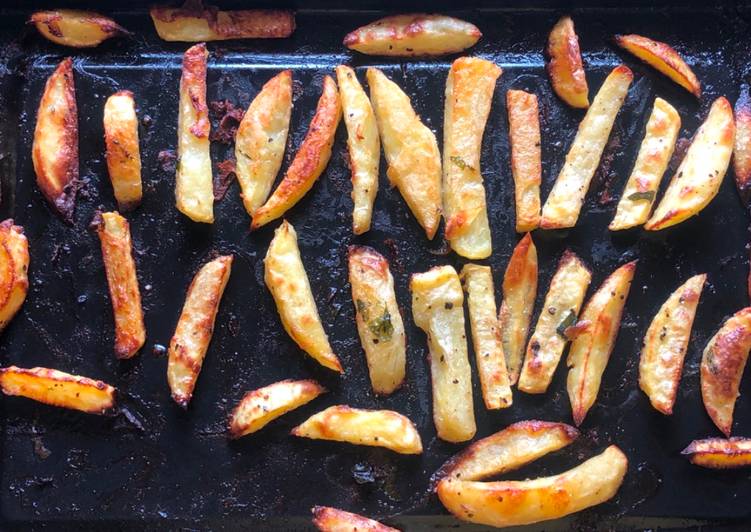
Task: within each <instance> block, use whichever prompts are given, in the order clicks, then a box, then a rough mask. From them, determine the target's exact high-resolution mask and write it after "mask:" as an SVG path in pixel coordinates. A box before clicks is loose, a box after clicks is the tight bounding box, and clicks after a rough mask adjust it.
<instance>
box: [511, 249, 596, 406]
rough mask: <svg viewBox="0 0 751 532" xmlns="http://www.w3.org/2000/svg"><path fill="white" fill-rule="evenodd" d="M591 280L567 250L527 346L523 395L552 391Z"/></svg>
mask: <svg viewBox="0 0 751 532" xmlns="http://www.w3.org/2000/svg"><path fill="white" fill-rule="evenodd" d="M591 279H592V274H591V273H590V271H589V269H588V268H587V267H586V266H585V265H584V263H583V262H582V261H581V260H580V259H579V257H577V256H576V255H575V254H574V253H572V252H571V251H568V250H566V251H565V252H564V253H563V256H562V257H561V260H560V261H559V262H558V269H557V270H556V272H555V274H554V275H553V278H552V279H551V281H550V287H549V288H548V293H547V294H546V295H545V303H544V304H543V306H542V309H541V310H540V316H539V317H538V318H537V325H535V330H534V332H533V333H532V336H531V337H530V339H529V343H528V344H527V351H526V356H525V358H524V367H523V368H522V371H521V376H520V377H519V389H520V390H521V391H523V392H526V393H545V392H546V391H547V390H548V386H550V381H551V380H552V379H553V374H554V373H555V369H556V368H557V367H558V362H559V361H560V360H561V355H562V354H563V349H564V348H565V347H566V344H567V343H568V341H569V337H568V335H567V329H568V328H569V327H572V326H574V325H576V322H577V319H576V318H577V316H578V315H579V309H581V305H582V302H583V301H584V295H585V294H586V293H587V288H588V287H589V282H590V281H591ZM532 300H533V301H534V297H533V298H532Z"/></svg>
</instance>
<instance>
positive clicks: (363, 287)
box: [349, 246, 407, 395]
mask: <svg viewBox="0 0 751 532" xmlns="http://www.w3.org/2000/svg"><path fill="white" fill-rule="evenodd" d="M349 282H350V284H351V285H352V301H354V303H355V319H356V321H357V332H358V333H359V335H360V343H361V344H362V347H363V349H364V350H365V358H366V359H367V361H368V371H369V373H370V383H371V384H372V386H373V391H374V392H375V393H376V394H378V395H388V394H390V393H392V392H394V390H396V389H397V388H399V386H401V385H402V382H403V381H404V374H405V371H406V365H407V345H406V338H405V334H404V323H403V322H402V315H401V312H399V305H398V304H397V302H396V294H395V293H394V278H393V277H392V275H391V271H390V270H389V263H388V261H387V260H386V259H385V258H384V257H383V255H381V254H380V253H378V252H377V251H376V250H374V249H373V248H370V247H367V246H350V248H349Z"/></svg>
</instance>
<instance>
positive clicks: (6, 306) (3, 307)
mask: <svg viewBox="0 0 751 532" xmlns="http://www.w3.org/2000/svg"><path fill="white" fill-rule="evenodd" d="M28 273H29V242H28V240H26V236H25V235H24V234H23V227H21V226H20V225H15V224H14V223H13V220H11V219H8V220H4V221H3V222H0V332H1V331H3V330H4V329H5V327H7V326H8V323H10V321H11V320H12V319H13V317H14V316H15V315H16V313H17V312H18V310H19V309H20V308H21V305H23V302H24V301H25V300H26V294H27V293H28V291H29V277H28Z"/></svg>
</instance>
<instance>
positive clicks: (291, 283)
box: [263, 220, 344, 373]
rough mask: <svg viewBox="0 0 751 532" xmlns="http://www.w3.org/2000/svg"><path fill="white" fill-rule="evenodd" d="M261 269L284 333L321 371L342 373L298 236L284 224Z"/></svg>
mask: <svg viewBox="0 0 751 532" xmlns="http://www.w3.org/2000/svg"><path fill="white" fill-rule="evenodd" d="M263 265H264V271H265V273H264V280H265V281H266V286H268V288H269V291H270V292H271V295H272V296H273V297H274V302H275V303H276V309H277V311H278V312H279V317H280V318H281V320H282V325H283V326H284V330H285V331H287V334H289V336H290V338H292V339H293V340H294V341H295V343H296V344H297V345H298V346H300V349H302V350H303V351H305V352H306V353H307V354H309V355H310V356H311V357H313V358H314V359H315V360H316V361H318V363H319V364H321V365H322V366H323V367H326V368H329V369H331V370H333V371H338V372H339V373H343V372H344V370H343V369H342V365H341V363H340V362H339V359H338V358H337V356H336V355H335V354H334V352H333V350H332V349H331V345H330V344H329V339H328V337H327V336H326V331H324V330H323V324H321V318H320V316H319V315H318V307H316V302H315V300H314V299H313V292H311V290H310V282H309V281H308V274H307V273H305V267H304V266H303V263H302V259H301V258H300V249H299V248H298V247H297V232H296V231H295V228H294V227H292V224H290V223H289V222H287V221H286V220H285V221H284V222H282V225H280V226H279V227H277V229H276V231H274V239H273V240H272V241H271V244H269V250H268V251H267V252H266V258H265V259H264V260H263Z"/></svg>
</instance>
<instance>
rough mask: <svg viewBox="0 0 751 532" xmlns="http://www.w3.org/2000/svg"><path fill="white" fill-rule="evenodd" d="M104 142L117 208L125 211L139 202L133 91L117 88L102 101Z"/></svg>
mask: <svg viewBox="0 0 751 532" xmlns="http://www.w3.org/2000/svg"><path fill="white" fill-rule="evenodd" d="M104 143H105V146H106V150H107V151H106V152H105V156H106V158H107V171H108V172H109V175H110V181H111V182H112V189H113V190H114V192H115V199H116V200H117V208H118V209H119V210H120V211H122V212H128V211H131V210H133V209H135V208H136V207H138V205H140V204H141V197H142V195H143V191H142V188H143V187H142V184H141V150H140V148H139V146H138V117H137V116H136V104H135V101H134V100H133V93H132V92H130V91H118V92H116V93H115V94H113V95H112V96H110V97H109V98H107V102H106V103H105V104H104Z"/></svg>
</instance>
